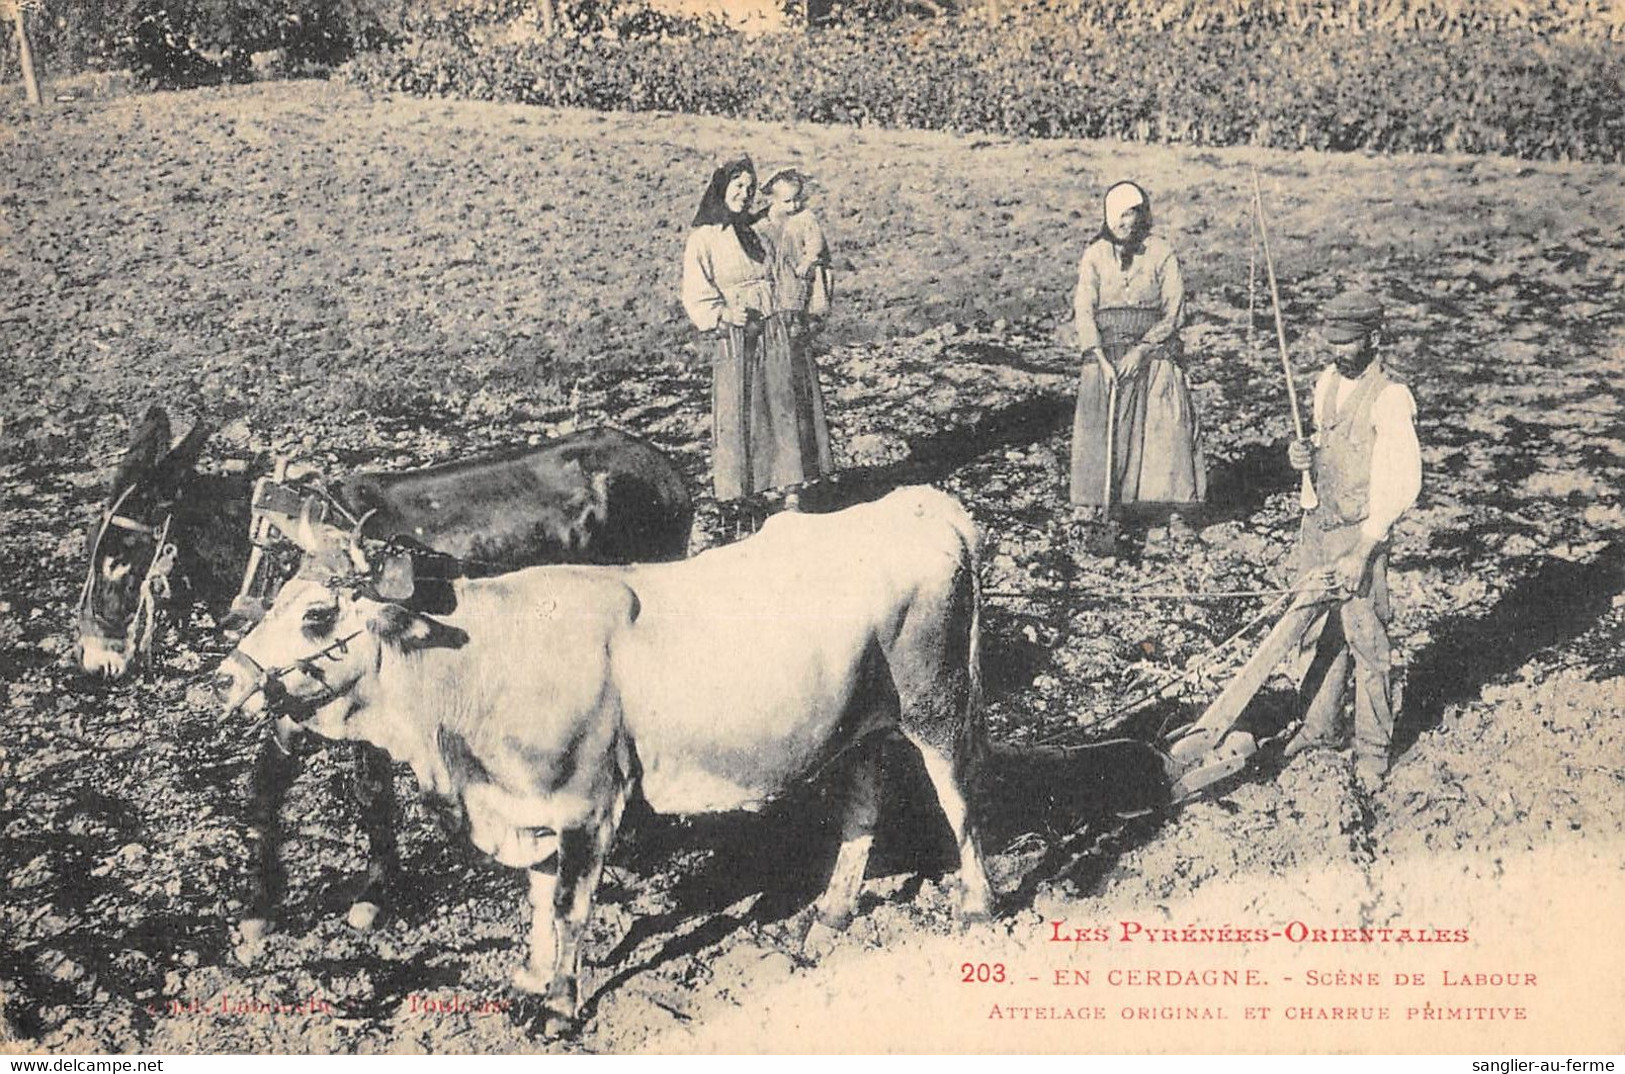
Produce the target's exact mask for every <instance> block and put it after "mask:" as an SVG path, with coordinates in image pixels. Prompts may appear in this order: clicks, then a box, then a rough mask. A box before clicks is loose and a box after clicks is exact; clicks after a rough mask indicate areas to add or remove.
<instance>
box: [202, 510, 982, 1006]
mask: <svg viewBox="0 0 1625 1074" xmlns="http://www.w3.org/2000/svg"><path fill="white" fill-rule="evenodd" d="M975 542H976V534H975V529H974V527H973V525H972V523H971V521H970V519H969V518H968V517H967V516H966V514H965V512H964V510H963V508H961V507H960V506H959V504H958V503H957V502H956V501H954V500H953V499H952V498H951V497H949V496H947V495H945V494H943V493H940V492H936V491H934V490H931V489H927V488H912V489H903V490H900V491H898V492H894V493H892V494H891V495H889V496H887V497H886V498H885V499H883V500H880V501H877V502H875V503H871V504H865V505H862V506H858V507H853V508H850V509H848V510H845V511H841V512H839V513H836V514H830V515H801V514H785V515H779V516H777V517H775V518H773V519H771V520H770V521H769V522H768V523H767V525H766V526H765V527H764V528H763V530H762V531H761V532H760V533H759V534H757V535H756V536H754V537H751V538H748V539H746V540H744V541H742V542H740V543H738V544H734V545H731V546H728V547H724V548H718V549H714V550H712V551H709V552H706V553H704V554H702V555H700V556H697V557H695V558H694V559H691V560H688V561H686V562H683V563H672V564H661V565H651V566H640V567H632V568H625V569H616V568H590V567H539V568H536V569H533V570H527V571H521V572H517V573H514V574H509V575H505V576H503V577H500V578H492V579H482V580H465V581H459V582H456V583H455V584H454V589H455V594H454V596H455V605H456V607H455V609H454V610H451V611H448V612H446V613H444V614H439V615H434V616H430V615H425V614H423V613H420V612H418V611H415V610H412V609H411V608H409V607H407V606H403V605H402V604H399V603H391V602H385V601H381V600H379V599H377V598H376V596H375V595H373V594H371V593H369V585H370V583H369V582H368V581H367V580H366V579H365V578H357V577H356V576H354V575H353V574H352V575H350V576H349V577H345V576H343V575H344V572H343V569H342V565H341V569H340V570H339V572H338V573H337V574H336V575H335V574H329V575H326V576H324V575H322V574H321V573H319V572H317V571H314V570H310V571H306V572H304V573H303V574H302V576H301V577H299V578H296V579H295V580H294V581H292V582H290V583H288V585H287V586H285V587H284V588H283V590H282V592H281V594H280V596H279V597H278V598H277V601H276V603H275V605H274V606H273V608H272V609H271V611H270V613H269V614H268V615H267V616H266V618H265V619H264V621H263V622H261V623H260V625H259V626H258V627H257V628H256V629H255V630H254V631H253V632H252V633H250V634H249V635H248V636H247V637H246V638H244V639H243V641H242V643H241V644H240V645H239V647H238V649H237V650H236V652H234V653H233V654H232V655H231V657H229V658H228V659H227V662H226V664H225V665H223V668H222V680H223V686H224V687H225V688H226V692H227V701H228V702H229V703H230V704H231V705H234V706H242V707H245V708H247V709H248V710H250V711H256V712H257V711H262V710H265V709H270V710H273V711H280V712H283V713H287V714H290V715H291V716H292V717H293V718H294V719H296V720H298V721H299V722H300V723H301V724H302V725H303V726H305V727H308V728H310V729H311V730H313V731H315V732H316V733H317V734H320V735H323V736H325V737H329V738H347V739H357V740H360V741H364V742H369V743H372V744H374V745H376V746H380V747H382V748H383V749H385V750H388V751H389V753H390V754H391V755H392V756H393V757H394V758H395V759H396V760H397V761H404V762H406V763H409V764H410V765H411V766H412V769H413V771H414V773H416V775H417V779H418V782H419V784H420V785H421V786H423V787H424V788H425V789H428V790H430V791H433V792H435V793H437V794H441V795H445V796H449V797H451V798H453V799H455V800H457V801H459V802H460V803H461V804H462V806H463V809H464V810H465V812H466V815H467V818H468V822H469V830H470V835H471V838H472V839H473V841H474V843H475V845H476V846H478V847H479V848H480V849H481V850H483V851H485V852H486V853H487V854H490V855H491V856H492V857H494V858H495V859H496V860H497V861H499V862H502V863H503V864H506V865H511V866H514V867H515V868H522V869H526V870H528V871H529V875H530V899H531V905H532V907H533V911H534V917H533V922H532V927H531V934H530V940H531V949H530V958H529V960H528V962H527V963H526V964H525V965H524V966H523V967H522V968H521V969H519V970H518V972H517V973H516V975H515V983H516V985H517V986H518V987H520V988H522V989H524V990H526V991H529V992H535V993H540V994H541V995H542V996H543V997H544V1002H545V1003H546V1004H547V1005H548V1006H549V1007H550V1008H551V1009H552V1010H554V1011H557V1012H559V1013H562V1014H563V1015H565V1016H573V1015H574V1013H575V1012H576V1010H577V1008H578V1006H579V989H578V984H577V975H578V972H579V963H580V949H579V943H580V939H581V935H582V931H583V928H584V926H585V924H586V921H587V917H588V914H589V911H590V907H591V900H592V896H593V890H594V887H595V885H596V884H597V881H598V876H599V871H600V869H601V867H602V865H603V862H604V858H605V855H606V854H607V853H608V851H609V849H610V845H611V842H612V840H613V838H614V836H615V831H616V826H617V824H618V823H619V821H620V817H621V812H622V808H623V807H624V805H625V804H626V802H627V799H628V797H629V796H631V795H634V794H639V795H641V796H642V798H643V799H644V800H645V801H646V802H647V804H648V805H649V806H650V807H651V808H652V809H654V810H655V811H657V812H663V813H679V814H695V813H708V812H716V811H724V810H738V809H754V808H758V807H759V806H760V805H761V804H762V803H763V802H765V801H766V800H768V799H770V798H772V797H774V796H776V795H778V794H780V793H781V792H782V791H784V790H785V789H786V788H787V787H788V786H790V785H791V784H792V783H794V782H795V781H798V780H800V779H803V778H806V777H808V776H810V775H812V774H815V773H817V772H819V771H821V770H822V769H824V768H825V767H826V766H827V765H829V764H830V763H831V762H832V761H834V760H835V759H836V758H837V757H839V756H841V755H842V754H844V753H846V752H847V751H849V750H853V749H854V748H856V747H858V746H859V745H860V744H865V745H867V746H868V748H867V749H866V751H865V753H864V754H860V755H859V756H858V758H857V760H858V761H859V763H858V764H857V765H856V766H855V767H856V773H857V775H856V786H855V787H854V793H852V794H851V796H850V798H849V812H848V814H847V816H846V817H845V818H844V819H843V825H842V846H841V850H840V853H839V855H838V856H837V859H836V864H835V868H834V871H833V873H832V875H831V877H830V880H829V884H828V887H827V889H826V891H825V892H824V894H823V895H822V896H821V897H820V899H819V900H818V903H817V910H818V913H819V915H820V917H821V918H822V919H823V920H824V921H825V922H826V923H828V924H830V925H832V926H840V925H843V924H845V922H846V921H847V920H848V919H849V918H850V916H851V914H852V913H853V911H854V908H855V906H856V903H857V896H858V892H859V889H860V886H861V884H862V880H863V872H864V866H865V864H866V862H867V858H868V853H869V847H870V844H871V842H872V840H873V830H874V822H875V820H876V813H877V810H878V785H877V784H878V780H877V772H876V767H875V766H876V764H877V760H878V758H877V747H878V745H879V744H878V742H876V741H875V739H876V737H877V736H884V735H890V734H897V733H900V734H901V735H902V736H903V737H905V738H906V739H907V740H908V741H909V742H911V743H912V744H913V745H914V746H915V747H916V748H917V749H918V750H919V753H920V756H921V757H922V759H923V761H924V765H925V771H926V773H927V774H928V776H929V777H930V780H931V783H932V785H933V786H934V788H935V790H936V795H937V799H938V802H939V803H940V806H941V808H942V811H943V813H944V814H945V816H946V818H947V820H948V822H949V825H950V827H951V829H952V830H953V833H954V835H955V837H956V839H957V840H958V845H959V851H960V876H961V881H962V884H963V896H964V910H965V911H966V912H967V913H969V914H972V915H980V914H984V913H986V912H987V911H988V909H989V904H990V900H991V891H990V888H989V886H988V881H987V877H986V874H985V872H984V870H983V865H982V860H981V853H980V850H979V847H978V835H977V822H976V819H975V814H974V811H973V810H972V809H971V808H970V804H969V802H968V798H967V795H968V794H969V793H970V790H971V788H972V787H974V786H975V783H976V768H977V766H978V764H979V762H980V760H981V758H982V756H983V754H984V752H985V745H984V735H983V727H982V722H981V715H980V697H979V694H980V677H979V673H978V668H977V661H978V655H977V648H978V618H979V610H978V595H977V584H976V562H975ZM313 562H314V560H307V565H308V564H311V563H313Z"/></svg>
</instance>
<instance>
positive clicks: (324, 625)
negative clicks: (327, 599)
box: [304, 604, 339, 634]
mask: <svg viewBox="0 0 1625 1074" xmlns="http://www.w3.org/2000/svg"><path fill="white" fill-rule="evenodd" d="M338 618H339V609H338V605H336V604H313V605H311V606H310V607H309V608H306V609H305V617H304V627H305V632H306V633H308V634H325V633H327V632H328V631H330V630H332V629H333V624H334V623H336V622H338Z"/></svg>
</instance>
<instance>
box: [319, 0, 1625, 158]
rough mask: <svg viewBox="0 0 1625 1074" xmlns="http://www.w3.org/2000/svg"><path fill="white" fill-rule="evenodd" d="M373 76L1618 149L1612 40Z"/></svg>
mask: <svg viewBox="0 0 1625 1074" xmlns="http://www.w3.org/2000/svg"><path fill="white" fill-rule="evenodd" d="M343 71H344V74H345V77H347V78H348V79H350V80H351V81H353V82H355V83H357V84H359V85H362V86H365V87H369V88H371V89H374V90H378V91H402V92H408V93H413V94H421V95H444V96H455V97H466V98H473V99H477V100H497V101H513V102H524V103H533V104H546V105H559V106H572V107H584V108H596V109H624V110H631V111H641V110H651V109H653V110H672V111H681V112H697V113H709V114H717V115H729V116H738V117H742V118H751V119H767V120H810V121H813V122H834V123H857V124H876V125H880V126H886V127H910V128H921V129H941V130H955V131H967V132H968V131H984V132H994V133H1000V134H1008V135H1016V136H1036V137H1088V138H1103V137H1104V138H1124V139H1132V140H1140V141H1156V142H1180V143H1189V144H1198V145H1238V144H1255V145H1266V146H1275V147H1281V148H1293V149H1297V148H1313V149H1338V150H1350V149H1371V150H1378V151H1389V152H1404V151H1415V152H1435V151H1451V152H1467V153H1504V154H1509V155H1513V156H1519V157H1525V158H1532V159H1585V160H1597V161H1612V162H1618V161H1621V160H1625V109H1621V108H1620V105H1619V102H1620V101H1621V100H1625V58H1622V50H1621V48H1620V46H1618V45H1617V44H1610V43H1606V42H1598V41H1588V40H1581V39H1579V38H1576V37H1568V38H1558V39H1547V38H1544V37H1542V36H1540V35H1537V34H1535V33H1533V32H1529V31H1524V32H1511V31H1507V32H1501V33H1498V34H1496V35H1495V36H1494V37H1493V38H1491V39H1485V38H1482V37H1479V36H1477V35H1465V36H1464V35H1460V34H1453V33H1452V34H1446V33H1442V32H1441V33H1420V32H1413V33H1403V34H1402V33H1395V32H1387V31H1338V30H1335V29H1328V30H1322V31H1318V32H1314V33H1308V32H1305V31H1303V30H1301V29H1293V28H1290V27H1285V26H1269V27H1253V28H1248V29H1226V30H1218V31H1209V32H1201V33H1186V34H1179V35H1172V34H1166V33H1158V32H1153V31H1150V30H1147V29H1140V30H1137V31H1132V32H1126V33H1113V34H1104V33H1101V32H1100V31H1099V30H1098V29H1096V28H1093V27H1088V26H1080V25H1074V24H1069V23H1056V22H1054V21H1050V20H1027V21H1023V22H1021V23H1019V24H1017V23H1007V24H1006V25H1005V26H1004V27H1002V28H1000V29H998V30H990V28H989V27H987V26H985V25H974V24H966V23H960V22H955V21H949V20H941V21H932V22H923V23H917V24H902V25H899V24H892V25H884V26H857V27H832V28H827V29H821V30H815V31H810V32H808V33H806V34H800V33H794V34H770V35H764V36H760V37H741V36H736V35H731V34H730V35H708V36H694V37H664V38H642V39H615V38H609V37H594V38H577V37H570V38H562V37H561V38H553V39H543V40H539V41H535V42H531V43H526V44H517V45H500V46H490V47H481V46H476V45H473V44H470V43H469V42H468V41H467V40H466V39H464V40H461V41H454V40H450V39H436V40H427V41H418V42H415V43H414V44H412V45H411V46H409V47H407V48H402V49H398V50H394V51H388V52H381V53H376V54H370V55H365V56H361V57H359V58H357V59H356V60H354V61H352V62H351V63H350V64H348V65H347V66H346V67H345V68H344V69H343Z"/></svg>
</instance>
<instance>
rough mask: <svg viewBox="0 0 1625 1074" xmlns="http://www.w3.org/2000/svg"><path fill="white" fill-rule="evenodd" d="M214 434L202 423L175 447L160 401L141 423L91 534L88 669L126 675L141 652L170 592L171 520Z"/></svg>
mask: <svg viewBox="0 0 1625 1074" xmlns="http://www.w3.org/2000/svg"><path fill="white" fill-rule="evenodd" d="M210 432H212V429H211V428H210V427H209V426H207V425H205V424H203V423H199V424H197V425H195V426H193V427H192V430H191V431H190V432H188V433H187V434H186V437H185V438H184V439H183V440H182V441H181V442H180V443H179V444H177V445H175V447H174V448H173V449H172V448H171V447H170V443H169V416H168V415H167V414H165V413H164V411H163V408H161V407H158V406H154V407H152V408H150V409H149V410H148V411H147V413H146V416H145V417H143V418H142V419H141V422H140V424H138V425H137V426H136V428H135V432H134V434H133V435H132V436H131V439H130V447H129V449H128V450H127V451H126V452H125V455H124V459H123V461H121V462H120V463H119V466H118V470H117V471H116V472H115V473H114V475H113V480H112V481H111V482H110V483H109V484H108V489H107V501H106V502H105V503H104V504H103V505H102V510H101V512H100V514H99V515H98V517H97V519H96V521H95V522H94V523H92V524H91V527H90V531H89V533H88V534H87V535H86V542H85V544H86V559H87V561H88V562H87V564H86V568H85V582H84V588H83V589H82V590H81V592H80V596H79V624H78V629H79V646H78V647H79V664H80V667H81V668H82V669H83V670H84V671H85V672H86V673H88V674H91V675H98V676H101V677H102V678H106V679H118V678H122V677H123V676H124V675H125V674H126V673H127V672H128V671H129V669H130V664H131V662H132V660H133V659H134V658H135V657H136V656H137V655H139V654H138V652H137V650H139V649H140V648H141V647H142V644H143V632H144V631H149V632H150V624H151V617H152V616H153V615H154V614H155V612H156V609H155V607H154V606H153V604H154V602H155V601H156V600H157V599H158V598H159V597H161V596H162V595H163V594H164V593H166V592H167V581H166V575H167V572H168V568H169V558H168V556H166V549H165V545H166V544H168V542H169V540H170V539H172V535H171V534H170V532H169V521H170V518H171V516H172V514H173V513H174V509H175V505H176V502H177V501H178V500H179V499H180V497H181V496H182V495H183V493H184V491H185V488H186V485H187V480H188V478H190V477H191V475H192V471H193V468H194V467H195V466H196V465H197V460H198V456H199V454H201V453H202V450H203V443H204V441H206V440H207V439H208V438H209V434H210ZM171 554H172V553H171Z"/></svg>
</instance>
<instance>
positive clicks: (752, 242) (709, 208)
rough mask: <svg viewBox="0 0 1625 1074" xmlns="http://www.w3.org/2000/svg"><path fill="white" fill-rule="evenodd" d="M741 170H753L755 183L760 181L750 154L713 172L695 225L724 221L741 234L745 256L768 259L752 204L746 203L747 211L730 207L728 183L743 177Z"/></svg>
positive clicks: (740, 242) (695, 216) (750, 171)
mask: <svg viewBox="0 0 1625 1074" xmlns="http://www.w3.org/2000/svg"><path fill="white" fill-rule="evenodd" d="M741 172H749V173H750V181H751V185H752V186H753V187H754V186H755V185H756V165H754V164H752V163H751V162H750V158H749V157H740V158H739V159H738V160H731V161H729V162H728V163H726V164H724V165H723V166H722V167H720V168H718V169H717V170H716V171H714V172H712V173H711V185H709V186H707V187H706V188H705V196H704V197H702V198H700V208H699V211H698V212H696V213H695V214H694V226H695V227H703V226H705V225H707V224H721V225H723V226H724V227H731V228H733V230H734V234H735V235H736V236H738V237H739V245H740V247H741V248H742V249H743V250H744V251H745V256H746V257H748V258H750V259H751V260H752V261H765V260H767V251H766V250H765V249H763V248H762V240H761V239H759V238H757V237H756V232H755V230H754V229H753V228H752V227H751V226H750V225H751V223H752V222H753V221H754V220H755V219H756V217H755V216H754V215H753V214H752V213H751V211H750V206H749V205H747V206H745V209H744V211H743V212H738V213H735V212H730V211H729V209H728V186H729V184H731V183H732V182H733V181H734V180H735V179H737V178H739V175H740V173H741Z"/></svg>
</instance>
